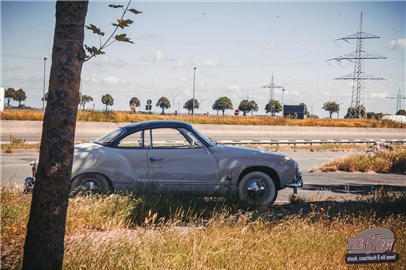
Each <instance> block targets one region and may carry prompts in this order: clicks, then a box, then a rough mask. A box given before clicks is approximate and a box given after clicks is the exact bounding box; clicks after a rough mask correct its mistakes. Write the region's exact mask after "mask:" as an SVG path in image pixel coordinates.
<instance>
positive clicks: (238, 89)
mask: <svg viewBox="0 0 406 270" xmlns="http://www.w3.org/2000/svg"><path fill="white" fill-rule="evenodd" d="M227 89H228V90H230V91H236V92H240V87H238V86H237V85H231V86H229V87H228V88H227Z"/></svg>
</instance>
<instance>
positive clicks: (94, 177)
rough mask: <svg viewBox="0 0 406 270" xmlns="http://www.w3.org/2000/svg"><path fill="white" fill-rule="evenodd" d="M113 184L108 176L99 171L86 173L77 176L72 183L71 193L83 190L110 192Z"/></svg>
mask: <svg viewBox="0 0 406 270" xmlns="http://www.w3.org/2000/svg"><path fill="white" fill-rule="evenodd" d="M110 190H111V186H110V183H109V181H108V180H107V178H106V177H105V176H103V175H101V174H97V173H85V174H81V175H78V176H76V177H75V178H74V179H73V180H72V183H71V193H72V194H78V193H81V192H90V193H108V192H109V191H110Z"/></svg>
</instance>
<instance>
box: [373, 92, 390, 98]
mask: <svg viewBox="0 0 406 270" xmlns="http://www.w3.org/2000/svg"><path fill="white" fill-rule="evenodd" d="M387 96H389V94H388V93H382V92H380V93H377V92H372V93H371V94H370V95H369V97H370V98H375V99H385V98H386V97H387Z"/></svg>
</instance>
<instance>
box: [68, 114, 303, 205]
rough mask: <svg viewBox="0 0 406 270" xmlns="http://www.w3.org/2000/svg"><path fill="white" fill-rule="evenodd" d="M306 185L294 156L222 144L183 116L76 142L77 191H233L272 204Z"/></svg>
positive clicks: (74, 176) (247, 200)
mask: <svg viewBox="0 0 406 270" xmlns="http://www.w3.org/2000/svg"><path fill="white" fill-rule="evenodd" d="M302 185H303V184H302V177H301V174H300V172H299V168H298V164H297V162H296V161H294V160H292V159H290V158H289V157H286V156H284V155H282V154H279V153H274V152H270V151H262V150H256V149H250V148H243V147H231V146H224V145H218V144H216V143H215V142H213V141H211V140H209V139H208V138H206V137H205V136H203V135H202V134H201V133H200V132H198V131H197V130H196V129H194V128H193V126H192V125H190V124H188V123H184V122H179V121H148V122H140V123H135V124H129V125H126V126H123V127H120V128H118V129H116V130H114V131H112V132H110V133H108V134H106V135H104V136H102V137H101V138H99V139H97V140H96V141H94V142H91V143H85V144H80V145H77V146H76V147H75V154H74V160H73V169H72V190H82V189H83V190H89V189H91V190H97V191H100V192H108V191H111V190H128V189H136V190H141V191H142V190H145V189H151V188H152V189H154V190H162V191H166V192H174V193H180V194H193V195H198V196H227V195H233V196H237V197H238V199H239V200H241V201H242V202H243V203H245V204H248V205H255V206H269V205H272V203H273V202H274V201H275V199H276V196H277V194H278V190H280V189H283V188H286V187H292V188H298V187H302Z"/></svg>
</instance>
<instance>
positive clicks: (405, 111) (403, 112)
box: [396, 110, 406, 115]
mask: <svg viewBox="0 0 406 270" xmlns="http://www.w3.org/2000/svg"><path fill="white" fill-rule="evenodd" d="M396 115H406V110H399V111H397V112H396Z"/></svg>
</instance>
